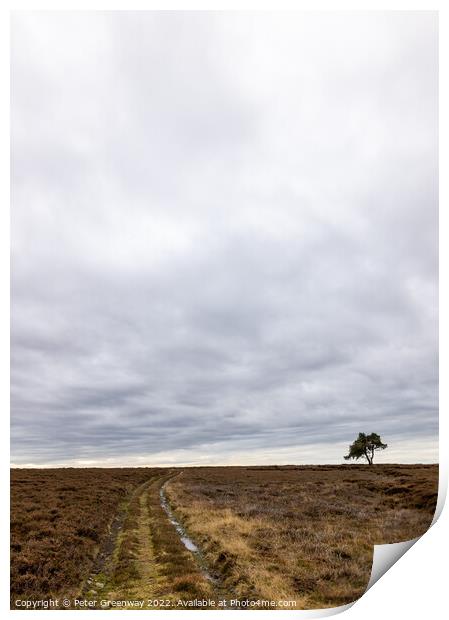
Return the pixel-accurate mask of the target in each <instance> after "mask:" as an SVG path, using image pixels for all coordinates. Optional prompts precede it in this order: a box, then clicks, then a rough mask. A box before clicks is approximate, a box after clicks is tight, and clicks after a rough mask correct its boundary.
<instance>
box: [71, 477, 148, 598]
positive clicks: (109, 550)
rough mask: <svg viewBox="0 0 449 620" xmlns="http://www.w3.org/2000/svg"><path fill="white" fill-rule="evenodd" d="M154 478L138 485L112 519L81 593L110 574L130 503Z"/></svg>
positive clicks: (84, 593) (83, 593)
mask: <svg viewBox="0 0 449 620" xmlns="http://www.w3.org/2000/svg"><path fill="white" fill-rule="evenodd" d="M152 480H153V478H150V480H146V481H145V482H143V483H142V484H140V485H139V486H138V487H136V488H135V489H134V491H133V492H132V493H131V495H130V496H129V497H128V499H127V500H126V503H124V504H123V505H122V507H121V508H120V510H119V512H118V513H117V514H116V515H115V516H114V518H113V519H112V522H111V524H110V526H109V531H108V534H107V536H106V538H105V540H104V541H103V543H102V544H101V546H100V549H99V551H98V553H97V556H96V557H95V560H94V563H93V567H92V570H91V571H90V574H89V575H88V577H87V578H86V580H85V581H84V583H83V585H82V588H81V594H82V595H83V596H86V594H87V593H88V592H89V591H90V590H91V589H92V585H93V584H97V585H96V587H99V584H101V583H102V582H101V581H100V582H96V578H97V577H98V575H101V574H106V575H109V574H110V572H111V568H112V558H113V555H114V551H115V550H116V546H117V539H118V537H119V534H120V532H121V531H122V529H123V525H124V523H125V519H126V517H127V514H128V508H129V505H130V504H131V502H132V501H133V499H134V498H135V497H137V496H138V495H140V493H142V491H143V490H144V488H145V487H146V486H148V484H149V483H150V482H151V481H152Z"/></svg>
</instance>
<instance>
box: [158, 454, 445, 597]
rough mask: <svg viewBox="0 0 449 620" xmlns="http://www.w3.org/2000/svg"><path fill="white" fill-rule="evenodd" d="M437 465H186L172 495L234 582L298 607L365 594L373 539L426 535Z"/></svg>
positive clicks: (241, 590)
mask: <svg viewBox="0 0 449 620" xmlns="http://www.w3.org/2000/svg"><path fill="white" fill-rule="evenodd" d="M437 488H438V468H437V466H405V465H401V466H399V465H398V466H396V465H385V466H384V465H375V466H373V467H368V466H357V465H347V466H328V467H310V466H309V467H285V468H281V467H272V468H260V467H259V468H255V467H254V468H233V467H223V468H218V467H217V468H196V469H186V470H185V471H184V473H183V474H182V476H181V477H179V478H177V479H176V480H174V481H172V482H170V483H169V485H168V488H167V492H168V497H169V499H170V502H171V503H172V505H173V506H174V507H175V509H176V514H177V515H178V516H179V518H180V519H181V520H182V521H183V522H184V524H185V525H186V527H187V529H188V531H189V532H190V533H191V535H192V537H193V538H194V540H195V541H196V542H197V543H199V544H200V545H201V546H202V548H203V549H204V550H205V553H206V558H207V560H208V562H209V563H210V565H211V566H212V568H213V569H214V570H215V571H217V572H219V573H220V574H221V576H222V579H223V580H224V582H225V584H226V585H227V587H228V588H230V589H231V588H232V589H233V590H234V591H236V593H237V594H238V596H239V597H241V598H249V599H253V600H254V599H257V598H263V599H270V600H278V599H291V600H296V601H297V608H318V607H330V606H337V605H343V604H345V603H348V602H350V601H353V600H356V599H357V598H359V597H360V596H361V594H362V593H363V591H364V590H365V588H366V585H367V583H368V580H369V576H370V572H371V566H372V552H373V545H374V544H383V543H392V542H399V541H402V540H408V539H410V538H414V537H416V536H419V535H421V534H423V533H424V532H425V531H426V529H427V528H428V527H429V525H430V522H431V520H432V516H433V512H434V509H435V503H436V497H437Z"/></svg>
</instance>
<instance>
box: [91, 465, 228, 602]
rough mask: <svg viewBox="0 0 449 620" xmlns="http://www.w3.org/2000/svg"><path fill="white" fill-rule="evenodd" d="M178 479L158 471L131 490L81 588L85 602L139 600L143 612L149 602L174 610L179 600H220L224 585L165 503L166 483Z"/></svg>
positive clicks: (171, 474) (171, 472) (176, 473)
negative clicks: (95, 600)
mask: <svg viewBox="0 0 449 620" xmlns="http://www.w3.org/2000/svg"><path fill="white" fill-rule="evenodd" d="M178 475H180V473H179V472H173V471H170V470H168V471H163V472H161V473H158V474H157V475H155V476H153V477H152V478H151V479H150V480H148V481H147V482H145V483H144V484H143V485H141V486H139V487H138V488H137V489H136V490H135V491H134V493H133V494H132V496H131V498H130V500H129V503H128V505H127V506H126V509H125V508H123V510H122V511H121V512H120V513H119V515H117V517H116V518H115V519H114V521H113V523H112V525H111V532H110V536H109V537H108V540H107V541H106V542H105V543H104V545H103V547H102V549H101V550H100V552H99V554H98V556H97V561H96V563H95V568H94V570H93V572H92V574H91V575H90V576H89V578H88V579H87V580H86V582H85V584H84V587H83V595H84V596H85V597H86V598H88V599H90V600H94V599H98V598H99V597H101V598H102V599H108V600H114V601H117V600H126V601H131V600H143V601H144V602H145V603H144V604H145V607H144V608H145V609H148V608H149V607H150V608H151V607H152V606H153V605H152V603H151V601H154V600H159V601H160V600H164V601H165V604H167V605H168V606H169V607H170V608H173V607H176V606H178V607H179V605H181V606H182V605H183V604H184V603H183V601H184V602H188V601H189V600H194V599H200V598H211V599H213V600H218V599H220V598H225V596H224V594H225V589H224V587H223V584H222V583H221V582H220V580H219V579H218V578H217V577H216V576H215V575H214V574H213V573H212V572H211V571H210V570H209V568H208V567H207V564H206V562H205V560H204V556H203V554H202V553H201V551H200V549H199V548H198V546H197V545H195V544H194V543H193V541H191V539H190V538H189V537H188V534H187V533H186V531H185V529H184V528H183V527H182V525H181V524H180V523H179V521H178V520H177V519H176V517H175V515H174V513H173V511H172V509H171V507H170V506H169V504H168V500H167V498H166V496H165V492H164V487H165V484H166V483H167V482H168V481H169V480H171V479H172V478H174V477H175V476H178ZM180 601H181V603H180ZM157 605H160V603H156V604H155V606H157ZM130 607H132V604H130ZM178 607H176V608H178Z"/></svg>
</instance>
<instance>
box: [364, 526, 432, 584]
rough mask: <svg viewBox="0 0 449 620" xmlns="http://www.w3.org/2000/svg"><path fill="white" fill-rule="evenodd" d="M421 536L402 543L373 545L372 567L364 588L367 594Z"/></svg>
mask: <svg viewBox="0 0 449 620" xmlns="http://www.w3.org/2000/svg"><path fill="white" fill-rule="evenodd" d="M420 538H421V536H418V537H417V538H413V539H412V540H405V541H404V542H398V543H391V544H389V545H374V554H373V566H372V568H371V576H370V580H369V582H368V585H367V586H366V590H365V592H367V591H368V590H369V589H370V588H371V587H372V586H373V585H374V584H375V583H376V581H379V579H380V578H381V577H382V575H384V574H385V573H386V572H387V571H388V570H389V569H390V568H391V567H392V566H393V564H396V562H397V561H398V560H399V558H401V557H402V556H403V555H404V553H407V551H408V550H409V549H410V548H411V547H413V545H414V544H415V542H417V541H418V540H419V539H420Z"/></svg>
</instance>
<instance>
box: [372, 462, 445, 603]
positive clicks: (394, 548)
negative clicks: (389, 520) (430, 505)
mask: <svg viewBox="0 0 449 620" xmlns="http://www.w3.org/2000/svg"><path fill="white" fill-rule="evenodd" d="M446 494H447V482H446V480H443V479H442V475H441V470H440V480H439V485H438V499H437V505H436V508H435V513H434V515H433V519H432V523H431V524H430V526H429V529H430V528H431V527H432V526H433V525H435V523H436V522H437V521H438V519H439V517H440V515H441V512H442V510H443V506H444V503H445V501H446ZM425 535H426V532H424V534H422V535H421V536H418V537H417V538H413V539H411V540H406V541H404V542H398V543H391V544H389V545H374V555H373V566H372V568H371V576H370V580H369V582H368V585H367V586H366V590H365V592H367V591H368V590H369V589H370V588H371V587H372V586H373V585H374V584H375V583H376V581H379V579H380V578H381V577H382V575H384V574H385V573H386V572H387V571H388V570H389V569H390V568H391V567H392V566H393V564H396V562H397V561H398V560H399V559H400V558H401V557H402V556H403V555H404V554H405V553H407V551H408V550H409V549H411V548H412V547H413V545H414V544H415V543H416V542H417V541H418V540H419V539H420V538H422V537H423V536H425Z"/></svg>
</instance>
